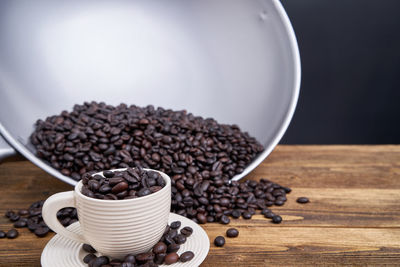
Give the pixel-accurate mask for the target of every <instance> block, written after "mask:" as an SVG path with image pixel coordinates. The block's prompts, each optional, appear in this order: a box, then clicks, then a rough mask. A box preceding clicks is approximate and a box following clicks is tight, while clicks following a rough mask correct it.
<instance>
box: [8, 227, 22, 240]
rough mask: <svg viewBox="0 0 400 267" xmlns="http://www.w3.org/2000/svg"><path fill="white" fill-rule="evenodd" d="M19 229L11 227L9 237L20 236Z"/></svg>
mask: <svg viewBox="0 0 400 267" xmlns="http://www.w3.org/2000/svg"><path fill="white" fill-rule="evenodd" d="M18 234H19V233H18V231H17V230H16V229H11V230H10V231H8V232H7V234H6V235H7V238H9V239H14V238H16V237H17V236H18Z"/></svg>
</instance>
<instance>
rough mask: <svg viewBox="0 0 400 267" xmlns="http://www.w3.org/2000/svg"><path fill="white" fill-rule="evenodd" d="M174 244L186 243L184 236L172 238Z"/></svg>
mask: <svg viewBox="0 0 400 267" xmlns="http://www.w3.org/2000/svg"><path fill="white" fill-rule="evenodd" d="M174 240H175V242H176V243H177V244H179V245H181V244H183V243H185V242H186V236H184V235H182V234H179V235H177V236H176V237H175V238H174Z"/></svg>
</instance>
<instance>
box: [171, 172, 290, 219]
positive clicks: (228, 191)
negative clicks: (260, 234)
mask: <svg viewBox="0 0 400 267" xmlns="http://www.w3.org/2000/svg"><path fill="white" fill-rule="evenodd" d="M175 185H176V188H173V189H172V192H173V197H172V202H171V203H172V204H171V205H172V210H173V212H175V213H177V214H179V215H183V216H185V217H188V218H190V219H192V220H193V221H195V222H197V223H200V224H203V223H206V222H220V223H222V224H228V223H229V222H230V218H229V217H233V218H239V217H242V218H243V219H251V217H252V216H253V215H254V214H256V210H261V213H262V214H263V215H264V216H265V217H266V218H269V219H272V222H274V223H280V222H281V221H282V218H281V217H280V216H279V215H276V214H274V213H272V211H271V210H270V209H269V207H271V206H273V205H276V206H282V205H283V204H284V203H285V202H286V200H287V198H286V194H287V193H290V192H291V189H290V188H288V187H284V186H281V185H279V184H276V183H273V182H271V181H269V180H267V179H261V180H260V182H257V181H253V180H247V181H245V182H237V181H232V182H229V181H227V182H224V181H223V180H222V179H212V180H204V181H201V182H200V181H194V180H192V179H187V180H186V181H185V182H184V183H181V182H176V183H175Z"/></svg>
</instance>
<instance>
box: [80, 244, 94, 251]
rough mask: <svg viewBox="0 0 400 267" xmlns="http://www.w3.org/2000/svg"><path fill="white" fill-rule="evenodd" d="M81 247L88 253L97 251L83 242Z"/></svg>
mask: <svg viewBox="0 0 400 267" xmlns="http://www.w3.org/2000/svg"><path fill="white" fill-rule="evenodd" d="M82 249H83V250H84V251H86V252H88V253H96V252H97V251H96V250H95V249H94V248H93V247H92V246H91V245H89V244H83V245H82Z"/></svg>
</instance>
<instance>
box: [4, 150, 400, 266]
mask: <svg viewBox="0 0 400 267" xmlns="http://www.w3.org/2000/svg"><path fill="white" fill-rule="evenodd" d="M262 177H265V178H269V179H271V180H272V181H274V182H277V183H280V184H282V185H285V186H289V187H291V188H292V189H293V191H292V193H290V194H289V195H288V202H287V203H286V204H285V205H284V206H282V207H275V208H273V210H274V211H275V212H276V213H278V214H281V215H282V217H283V219H284V221H283V223H282V224H280V225H274V224H272V223H271V222H270V221H269V220H267V219H265V218H263V217H262V216H261V215H255V216H254V217H253V219H251V220H243V219H237V220H232V222H231V224H230V225H229V226H226V225H221V224H214V223H213V224H206V225H204V226H203V227H204V229H205V230H206V231H207V233H208V235H209V237H210V240H211V242H212V241H213V239H214V238H215V237H216V236H218V235H224V233H225V231H226V229H227V228H229V227H237V228H238V229H239V230H240V235H239V237H238V238H235V239H228V238H227V243H226V245H225V247H223V248H216V247H215V246H214V245H213V244H211V250H210V253H209V255H208V257H207V259H206V261H205V262H204V263H203V264H202V267H211V266H218V267H225V266H315V265H320V266H345V265H348V266H400V146H282V145H281V146H278V147H277V148H276V149H275V151H274V152H273V153H272V154H271V156H270V157H268V159H267V160H265V161H264V162H263V163H262V164H261V165H260V166H259V167H258V168H257V169H256V170H254V171H253V172H252V173H251V174H249V175H248V176H247V179H255V180H258V179H260V178H262ZM71 189H72V188H71V187H70V186H69V185H66V184H64V183H62V182H60V181H58V180H57V179H55V178H52V177H50V176H49V175H48V174H46V173H45V172H43V171H42V170H41V169H39V168H37V167H36V166H34V165H33V164H31V163H30V162H28V161H20V160H16V159H15V158H14V159H12V160H7V161H6V162H4V163H1V164H0V194H1V198H0V212H1V214H4V212H5V211H6V210H7V209H19V208H26V207H27V206H29V205H30V204H31V203H32V202H34V201H37V200H40V199H44V198H46V197H48V196H49V195H51V194H53V193H56V192H61V191H66V190H71ZM300 196H307V197H309V198H310V199H311V202H310V203H308V204H305V205H301V204H298V203H296V198H297V197H300ZM10 227H11V224H10V223H9V222H8V220H7V219H6V218H4V217H3V216H1V217H0V229H1V230H8V229H9V228H10ZM51 236H52V235H49V236H48V237H45V238H37V237H35V236H34V235H32V234H31V233H30V232H29V231H28V230H27V229H22V230H20V236H19V237H18V238H17V239H14V240H7V239H1V240H0V266H40V261H39V259H40V254H41V251H42V249H43V248H44V246H45V244H46V243H47V242H48V240H49V239H50V238H51Z"/></svg>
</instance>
